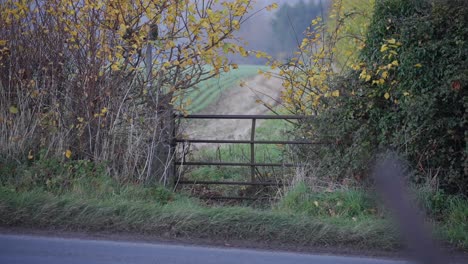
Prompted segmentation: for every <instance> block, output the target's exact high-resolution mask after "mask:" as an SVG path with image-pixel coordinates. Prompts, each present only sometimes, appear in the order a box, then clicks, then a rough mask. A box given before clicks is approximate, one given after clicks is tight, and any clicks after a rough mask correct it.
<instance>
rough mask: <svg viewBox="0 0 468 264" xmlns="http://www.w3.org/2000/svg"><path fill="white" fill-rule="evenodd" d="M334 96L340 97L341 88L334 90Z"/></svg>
mask: <svg viewBox="0 0 468 264" xmlns="http://www.w3.org/2000/svg"><path fill="white" fill-rule="evenodd" d="M331 95H332V96H333V97H339V96H340V91H339V90H335V91H333V92H332V94H331Z"/></svg>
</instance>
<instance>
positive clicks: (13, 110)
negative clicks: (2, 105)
mask: <svg viewBox="0 0 468 264" xmlns="http://www.w3.org/2000/svg"><path fill="white" fill-rule="evenodd" d="M9 110H10V113H12V114H17V113H18V108H17V107H16V106H14V105H12V106H10V109H9Z"/></svg>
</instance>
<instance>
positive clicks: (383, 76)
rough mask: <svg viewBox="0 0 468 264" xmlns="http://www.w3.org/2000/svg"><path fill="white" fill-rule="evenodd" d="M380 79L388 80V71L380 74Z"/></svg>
mask: <svg viewBox="0 0 468 264" xmlns="http://www.w3.org/2000/svg"><path fill="white" fill-rule="evenodd" d="M382 78H384V79H387V78H388V71H384V72H382Z"/></svg>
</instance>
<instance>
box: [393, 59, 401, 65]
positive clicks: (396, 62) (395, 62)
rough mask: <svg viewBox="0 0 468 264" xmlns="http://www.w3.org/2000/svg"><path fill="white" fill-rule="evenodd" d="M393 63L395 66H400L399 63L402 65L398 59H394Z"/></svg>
mask: <svg viewBox="0 0 468 264" xmlns="http://www.w3.org/2000/svg"><path fill="white" fill-rule="evenodd" d="M392 65H393V66H398V65H400V64H399V63H398V61H397V60H394V61H392Z"/></svg>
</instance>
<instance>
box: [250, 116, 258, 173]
mask: <svg viewBox="0 0 468 264" xmlns="http://www.w3.org/2000/svg"><path fill="white" fill-rule="evenodd" d="M256 121H257V119H255V118H252V130H251V131H250V163H251V164H252V166H251V167H250V180H251V182H255V123H256Z"/></svg>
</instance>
